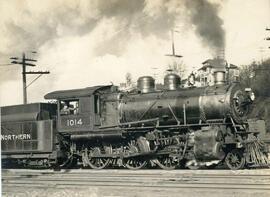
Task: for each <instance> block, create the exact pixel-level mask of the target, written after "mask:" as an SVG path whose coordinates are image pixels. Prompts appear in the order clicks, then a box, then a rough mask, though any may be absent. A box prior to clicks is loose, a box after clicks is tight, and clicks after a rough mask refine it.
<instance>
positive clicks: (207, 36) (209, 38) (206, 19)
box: [185, 0, 225, 56]
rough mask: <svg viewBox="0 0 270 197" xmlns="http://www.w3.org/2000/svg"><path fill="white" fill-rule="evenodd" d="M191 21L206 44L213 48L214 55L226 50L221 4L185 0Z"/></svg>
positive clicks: (203, 0)
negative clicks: (219, 12)
mask: <svg viewBox="0 0 270 197" xmlns="http://www.w3.org/2000/svg"><path fill="white" fill-rule="evenodd" d="M185 6H186V8H187V13H188V14H189V16H190V22H191V23H192V24H193V25H194V28H195V32H196V33H197V34H198V35H199V37H200V38H201V40H202V42H203V43H204V44H205V46H208V47H210V48H211V49H212V52H213V55H214V56H216V55H219V53H220V51H221V50H224V47H225V46H224V45H225V31H224V29H223V26H222V25H223V20H222V19H221V18H220V17H219V15H218V11H219V6H218V5H217V4H214V3H210V2H209V1H207V0H194V1H190V0H185Z"/></svg>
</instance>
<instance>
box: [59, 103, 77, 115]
mask: <svg viewBox="0 0 270 197" xmlns="http://www.w3.org/2000/svg"><path fill="white" fill-rule="evenodd" d="M78 113H79V100H62V101H60V115H76V114H78Z"/></svg>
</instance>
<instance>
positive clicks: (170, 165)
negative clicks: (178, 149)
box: [155, 155, 179, 170]
mask: <svg viewBox="0 0 270 197" xmlns="http://www.w3.org/2000/svg"><path fill="white" fill-rule="evenodd" d="M155 162H156V164H157V165H158V166H159V167H160V168H162V169H164V170H173V169H175V168H176V167H177V166H178V164H179V162H178V160H175V159H174V158H173V157H169V155H162V156H160V157H158V158H157V159H156V161H155Z"/></svg>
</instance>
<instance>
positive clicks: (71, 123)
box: [67, 118, 83, 127]
mask: <svg viewBox="0 0 270 197" xmlns="http://www.w3.org/2000/svg"><path fill="white" fill-rule="evenodd" d="M77 125H83V121H82V119H81V118H79V119H76V118H74V119H68V120H67V126H68V127H72V126H77Z"/></svg>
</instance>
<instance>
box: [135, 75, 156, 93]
mask: <svg viewBox="0 0 270 197" xmlns="http://www.w3.org/2000/svg"><path fill="white" fill-rule="evenodd" d="M137 87H138V89H139V90H140V91H141V93H148V92H154V91H155V79H154V78H153V77H151V76H142V77H140V78H139V79H138V81H137Z"/></svg>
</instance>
